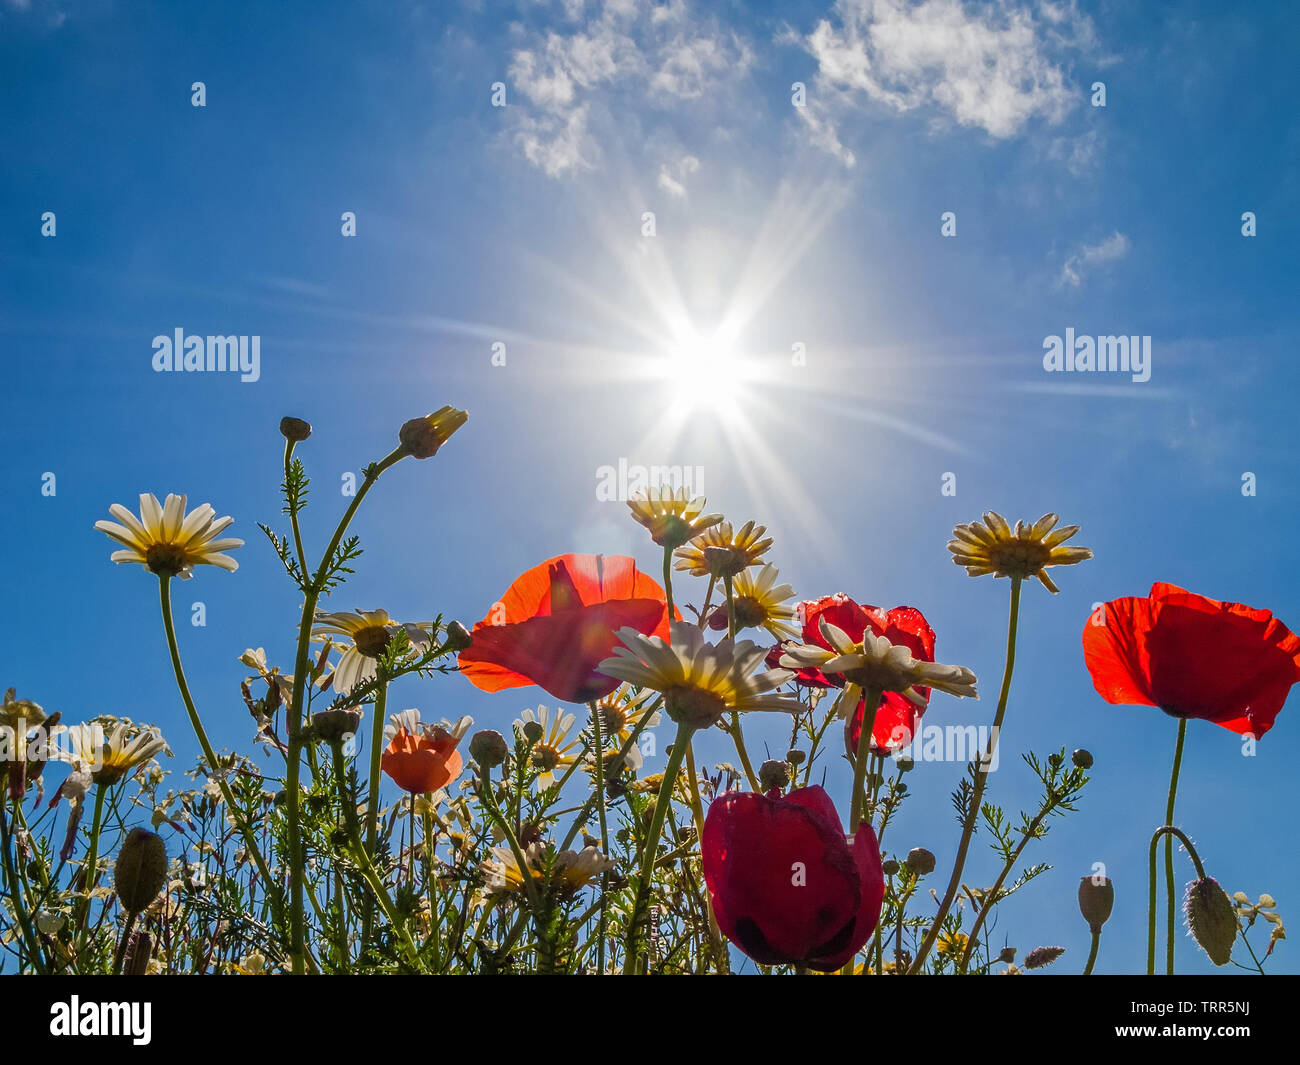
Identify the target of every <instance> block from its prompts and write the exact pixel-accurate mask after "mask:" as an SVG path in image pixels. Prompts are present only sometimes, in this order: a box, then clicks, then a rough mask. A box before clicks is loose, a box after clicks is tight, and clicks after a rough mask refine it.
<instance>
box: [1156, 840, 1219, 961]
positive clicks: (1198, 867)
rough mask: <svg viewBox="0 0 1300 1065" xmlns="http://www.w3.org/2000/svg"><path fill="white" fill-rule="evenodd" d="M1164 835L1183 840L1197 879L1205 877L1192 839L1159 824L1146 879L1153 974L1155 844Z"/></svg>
mask: <svg viewBox="0 0 1300 1065" xmlns="http://www.w3.org/2000/svg"><path fill="white" fill-rule="evenodd" d="M1161 836H1166V837H1169V839H1170V845H1172V837H1174V836H1177V837H1178V838H1179V839H1180V840H1182V842H1183V846H1184V847H1185V848H1186V850H1187V854H1188V857H1190V858H1191V859H1192V865H1194V866H1195V867H1196V877H1197V879H1198V880H1204V879H1205V866H1204V865H1203V864H1201V856H1200V855H1199V854H1197V853H1196V848H1195V847H1194V846H1192V841H1191V840H1190V839H1188V838H1187V836H1186V834H1185V833H1184V832H1182V831H1181V830H1180V829H1177V828H1175V827H1174V826H1173V825H1161V826H1160V827H1159V828H1157V829H1156V830H1155V832H1154V833H1152V835H1151V875H1150V878H1149V879H1148V884H1149V888H1150V894H1149V896H1148V908H1147V915H1148V916H1147V975H1148V976H1154V975H1155V973H1156V844H1158V843H1159V842H1160V837H1161ZM1171 897H1172V889H1171Z"/></svg>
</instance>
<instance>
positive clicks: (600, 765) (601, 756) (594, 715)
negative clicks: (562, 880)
mask: <svg viewBox="0 0 1300 1065" xmlns="http://www.w3.org/2000/svg"><path fill="white" fill-rule="evenodd" d="M664 568H665V570H666V569H667V556H666V555H665V561H664ZM669 602H670V603H671V602H672V600H671V599H670V600H669ZM587 707H588V709H589V710H590V711H591V729H592V733H593V737H594V742H595V747H596V773H595V775H596V811H597V813H598V815H599V819H600V853H601V854H602V855H603V856H604V857H606V858H608V857H609V828H608V826H607V824H606V822H605V741H604V737H602V735H601V732H600V710H599V709H597V707H596V704H595V703H594V702H591V703H588V704H587ZM608 887H609V874H608V873H601V874H600V919H599V921H598V922H597V925H596V936H597V940H596V966H597V969H598V971H599V972H600V974H601V975H602V976H603V975H604V973H605V924H606V919H607V915H608V907H607V906H606V898H607V895H608Z"/></svg>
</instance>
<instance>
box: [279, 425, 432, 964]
mask: <svg viewBox="0 0 1300 1065" xmlns="http://www.w3.org/2000/svg"><path fill="white" fill-rule="evenodd" d="M406 454H407V451H406V449H405V448H404V447H398V448H395V449H394V450H393V451H392V452H390V453H389V454H388V455H387V456H385V457H384V459H383V460H382V461H381V462H378V463H374V464H372V465H370V466H367V467H366V469H365V473H364V476H363V478H362V481H361V487H360V488H358V489H357V494H356V495H355V496H353V497H352V502H351V503H350V504H349V505H348V508H347V510H345V511H344V512H343V517H342V518H341V519H340V520H339V524H338V527H337V528H336V529H335V530H334V536H333V537H332V538H331V539H330V542H329V545H328V546H327V547H326V548H325V553H324V554H323V555H322V556H321V560H320V565H319V566H318V567H317V568H316V572H315V574H314V575H313V576H312V578H311V581H310V583H309V584H308V586H307V589H306V592H305V593H304V596H303V604H302V618H301V620H300V621H299V623H298V649H297V654H296V656H295V658H294V667H293V697H292V699H291V700H290V705H289V707H288V715H287V716H288V721H289V753H288V756H287V757H288V767H287V771H286V777H285V790H286V791H287V792H288V793H289V803H288V806H289V811H288V818H289V892H290V904H289V925H290V935H291V937H292V941H293V942H292V946H291V948H290V951H289V954H290V957H291V959H292V962H293V971H294V973H295V974H301V973H302V972H303V971H304V970H305V967H306V956H307V937H306V925H305V923H304V920H303V906H304V901H305V895H304V888H305V884H306V879H307V874H306V855H305V854H304V852H303V846H302V797H301V795H299V790H300V789H299V779H300V777H301V774H302V749H303V743H304V740H303V732H304V725H305V719H306V707H305V705H304V699H303V695H304V694H305V692H306V689H307V661H308V650H309V647H310V644H311V626H312V621H313V620H314V619H315V616H316V603H317V602H318V601H319V600H320V597H321V595H322V594H323V593H324V591H325V580H326V577H327V575H328V574H329V568H330V563H331V562H332V560H333V558H334V552H335V551H337V550H338V546H339V544H340V543H342V541H343V536H344V534H345V533H346V532H347V529H348V526H349V525H350V524H351V523H352V516H353V515H354V514H356V512H357V508H358V507H359V506H361V501H362V500H363V499H365V497H366V493H367V492H369V491H370V487H371V485H373V484H374V483H375V482H376V481H377V480H379V476H380V474H382V473H383V472H384V471H385V470H386V469H388V468H389V467H390V466H392V465H393V464H394V463H395V462H397V461H398V460H400V459H402V458H404V457H405V456H406ZM303 577H304V579H305V578H306V573H305V572H304V573H303Z"/></svg>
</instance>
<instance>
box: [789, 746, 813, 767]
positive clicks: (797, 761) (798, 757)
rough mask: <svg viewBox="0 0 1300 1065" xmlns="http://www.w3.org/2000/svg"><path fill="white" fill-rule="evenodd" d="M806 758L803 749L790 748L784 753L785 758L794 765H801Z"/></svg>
mask: <svg viewBox="0 0 1300 1065" xmlns="http://www.w3.org/2000/svg"><path fill="white" fill-rule="evenodd" d="M807 758H808V756H807V755H806V754H804V753H803V751H800V750H796V749H791V750H789V751H786V753H785V760H786V761H787V762H789V763H790V764H791V765H794V766H799V765H803V764H804V762H805V761H806V760H807Z"/></svg>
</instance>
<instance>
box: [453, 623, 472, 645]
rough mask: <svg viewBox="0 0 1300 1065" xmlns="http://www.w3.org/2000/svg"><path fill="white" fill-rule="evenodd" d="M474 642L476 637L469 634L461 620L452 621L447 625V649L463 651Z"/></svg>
mask: <svg viewBox="0 0 1300 1065" xmlns="http://www.w3.org/2000/svg"><path fill="white" fill-rule="evenodd" d="M473 642H474V637H473V636H471V635H470V634H469V630H468V629H467V628H465V626H464V625H462V624H461V623H460V622H459V621H453V622H450V623H449V624H448V625H447V649H448V650H450V651H463V650H465V648H467V647H468V646H469V645H470V644H472V643H473Z"/></svg>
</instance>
